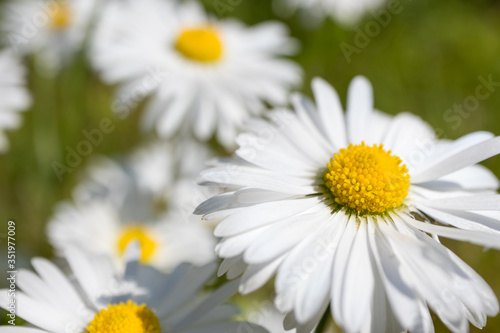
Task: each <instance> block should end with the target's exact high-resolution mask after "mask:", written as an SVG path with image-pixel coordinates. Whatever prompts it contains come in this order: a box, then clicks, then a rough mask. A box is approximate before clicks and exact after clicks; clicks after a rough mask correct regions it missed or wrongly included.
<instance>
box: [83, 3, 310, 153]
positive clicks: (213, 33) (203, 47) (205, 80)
mask: <svg viewBox="0 0 500 333" xmlns="http://www.w3.org/2000/svg"><path fill="white" fill-rule="evenodd" d="M123 22H127V24H123ZM294 49H295V43H294V41H293V40H292V39H290V38H289V37H288V36H287V28H286V26H285V25H283V24H281V23H277V22H272V23H263V24H260V25H258V26H255V27H251V28H248V27H245V26H244V25H243V24H242V23H240V22H237V21H234V20H226V21H217V20H214V19H213V18H211V17H209V16H208V15H207V14H206V13H204V11H203V9H202V8H201V7H200V5H199V4H197V3H194V2H188V3H182V4H180V3H178V2H176V1H163V0H151V1H147V2H144V1H141V0H131V1H127V2H125V1H114V2H112V3H111V4H110V5H109V6H108V7H107V9H106V10H105V12H104V13H103V17H102V19H101V20H100V23H99V25H98V27H97V31H96V36H95V38H94V47H93V62H94V64H95V66H96V67H97V69H98V70H100V71H101V72H102V77H103V78H104V80H105V81H107V82H109V83H122V84H123V86H122V89H121V92H120V93H119V96H120V98H121V99H123V100H127V99H129V100H130V102H129V103H127V102H124V104H125V105H127V106H129V105H132V104H133V103H135V101H136V100H137V99H138V98H139V97H144V96H145V95H147V94H153V97H152V100H151V101H150V103H149V104H148V106H147V110H146V114H145V117H144V118H143V125H144V126H145V128H153V127H154V128H155V129H156V131H157V132H158V134H159V135H160V136H162V137H170V136H171V135H173V134H174V133H176V132H178V131H182V132H184V130H192V131H193V133H194V134H195V135H196V137H197V138H199V139H201V140H204V141H205V140H208V139H209V138H211V137H212V135H213V134H214V133H215V132H217V139H218V140H219V142H220V143H221V144H223V145H225V146H226V147H228V146H231V145H233V144H234V138H235V136H236V130H237V128H238V126H239V125H240V124H242V122H243V121H244V120H245V119H246V118H247V117H248V114H249V113H254V114H255V113H258V112H260V111H261V110H263V109H264V103H270V104H272V105H281V104H284V103H286V97H287V91H288V89H289V88H290V87H291V86H293V85H296V84H298V83H299V82H300V76H301V73H300V70H299V68H298V67H297V66H296V65H295V64H294V63H292V62H291V61H289V60H285V59H281V58H279V56H280V55H288V54H290V53H292V52H293V50H294ZM115 111H117V112H119V113H120V116H122V115H123V116H125V115H126V114H128V112H129V111H130V110H129V107H122V108H120V109H118V110H115Z"/></svg>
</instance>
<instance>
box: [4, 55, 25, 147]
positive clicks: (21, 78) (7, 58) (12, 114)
mask: <svg viewBox="0 0 500 333" xmlns="http://www.w3.org/2000/svg"><path fill="white" fill-rule="evenodd" d="M0 73H2V76H1V77H0V152H5V151H7V150H8V149H9V141H8V140H7V136H6V135H5V133H4V130H6V129H14V128H18V127H20V126H21V117H20V115H19V112H21V111H23V110H26V108H28V107H29V105H30V96H29V94H28V91H27V90H26V88H25V74H26V73H25V69H24V67H22V65H21V64H20V63H19V59H17V58H16V57H15V56H14V55H13V54H12V52H10V51H8V50H7V51H1V52H0Z"/></svg>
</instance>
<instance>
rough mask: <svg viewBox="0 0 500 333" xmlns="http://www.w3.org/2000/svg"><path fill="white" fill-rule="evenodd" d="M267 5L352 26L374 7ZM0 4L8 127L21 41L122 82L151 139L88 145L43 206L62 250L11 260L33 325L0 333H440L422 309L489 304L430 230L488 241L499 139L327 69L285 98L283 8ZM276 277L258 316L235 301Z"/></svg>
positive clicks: (48, 59) (473, 317)
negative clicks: (74, 177) (64, 194)
mask: <svg viewBox="0 0 500 333" xmlns="http://www.w3.org/2000/svg"><path fill="white" fill-rule="evenodd" d="M275 5H276V8H283V6H286V7H287V8H288V9H289V10H292V11H293V10H301V11H306V12H308V13H309V14H310V15H312V16H315V17H323V16H325V15H328V16H331V17H333V18H335V19H337V20H340V23H341V24H349V23H352V22H355V21H356V20H358V19H359V18H360V17H361V16H362V14H363V13H364V12H366V11H367V10H371V9H374V8H377V7H379V6H381V5H382V1H380V0H358V1H343V0H311V1H298V0H288V1H285V0H276V4H275ZM2 13H4V14H5V17H4V18H3V20H2V24H3V26H2V33H3V34H4V36H5V37H6V40H7V41H8V45H7V47H6V48H5V50H4V51H2V52H0V70H1V71H2V77H1V78H0V112H1V113H0V128H1V129H2V130H3V129H11V128H15V127H19V125H20V123H21V119H20V117H19V113H18V112H19V111H22V110H25V109H27V108H28V107H29V105H30V103H31V101H30V96H29V93H28V92H27V89H26V87H25V76H26V73H25V70H24V69H23V66H22V57H23V56H24V55H27V54H31V55H32V56H33V57H35V59H36V66H37V68H38V69H39V70H40V73H45V74H47V75H57V73H58V72H59V71H60V70H61V68H63V67H64V66H65V65H66V64H67V63H68V62H70V61H71V60H72V59H73V57H74V55H75V54H76V53H77V52H80V51H82V50H83V51H84V52H86V54H87V55H88V57H89V59H90V63H91V64H92V66H93V68H94V69H95V70H96V72H97V73H98V74H99V75H100V77H101V78H102V80H103V81H105V82H106V83H109V84H110V85H115V86H116V87H117V88H116V99H115V101H117V102H116V103H114V104H113V105H110V109H112V110H113V111H115V112H116V116H117V117H119V118H122V117H126V116H128V114H129V113H130V112H133V111H134V108H135V105H137V103H138V101H140V100H142V99H144V101H145V109H144V112H143V114H142V118H141V124H140V126H141V127H142V128H143V129H144V130H145V131H149V132H152V133H155V135H156V141H154V142H148V143H145V144H144V145H143V146H141V147H138V148H136V149H134V150H133V151H132V152H131V153H130V154H128V155H127V156H125V157H122V158H109V157H100V158H97V159H95V161H94V163H93V165H92V166H91V167H90V168H89V169H88V170H87V172H86V176H85V178H84V180H83V181H82V182H81V183H80V184H79V185H78V186H76V188H75V189H74V191H73V195H72V198H71V199H70V200H67V201H64V202H61V203H59V204H58V205H57V206H56V207H55V209H54V214H53V216H52V217H51V219H50V221H49V222H48V224H47V235H48V238H49V241H50V243H51V244H52V246H53V247H54V250H55V254H56V255H57V256H58V257H60V258H63V259H64V260H59V261H58V265H56V264H54V263H52V262H50V261H48V260H46V259H43V258H34V259H33V260H32V261H31V263H32V266H33V268H34V270H35V271H36V273H33V272H31V271H29V270H24V269H23V270H20V271H19V274H18V286H19V288H20V291H18V292H17V295H16V304H17V315H18V316H19V317H21V318H23V319H24V320H26V321H27V322H28V324H29V325H31V326H32V327H26V326H22V327H21V326H15V327H14V326H3V327H0V332H18V333H23V332H26V333H34V332H104V333H111V332H125V333H126V332H130V333H146V332H148V333H157V332H168V333H211V332H213V333H221V332H222V333H233V332H236V333H240V332H254V333H256V332H267V331H270V332H271V333H278V332H285V331H294V332H298V333H310V332H326V331H327V329H328V328H326V327H325V324H324V323H325V322H328V321H329V320H330V319H329V318H330V317H331V318H333V319H334V321H335V322H336V324H337V325H338V326H339V327H341V328H342V329H343V330H344V331H345V332H349V333H357V332H373V333H377V332H405V331H410V332H433V331H434V328H433V322H432V315H431V313H433V314H435V315H436V316H437V317H439V319H441V321H442V322H443V323H444V324H445V325H446V326H447V327H448V328H449V329H450V330H451V331H453V332H468V330H469V323H471V324H472V325H474V326H476V327H479V328H482V327H484V326H485V325H486V318H487V316H495V315H496V314H497V313H498V311H499V304H498V301H497V298H496V296H495V295H494V293H493V291H492V290H491V288H490V287H489V286H488V285H487V284H486V282H485V281H484V280H483V279H482V278H481V277H480V276H479V275H478V274H477V273H475V272H474V271H473V270H472V268H470V267H469V266H468V265H467V264H466V263H464V262H463V261H462V260H461V259H460V258H458V257H457V256H456V255H455V254H454V253H453V252H451V251H450V250H449V249H447V248H446V247H445V246H443V245H442V244H441V243H440V240H439V237H446V238H451V239H456V240H461V241H467V242H472V243H475V244H479V245H482V246H484V247H487V248H496V249H499V248H500V212H499V210H500V196H499V195H498V194H497V190H498V187H499V186H500V183H499V181H498V180H497V178H496V177H495V176H494V174H493V173H492V172H491V171H489V170H488V169H486V168H485V167H483V166H481V165H479V164H478V163H479V162H481V161H483V160H485V159H488V158H490V157H492V156H495V155H498V154H500V137H495V136H494V135H493V134H491V133H487V132H476V133H472V134H469V135H466V136H464V137H462V138H460V139H458V140H456V141H449V140H442V139H440V138H438V137H436V135H435V133H434V131H433V129H432V128H431V127H430V126H429V125H428V124H426V123H425V122H424V121H422V120H421V119H420V118H419V117H417V116H415V115H412V114H410V113H400V114H398V115H397V116H389V115H387V114H384V113H382V112H380V111H378V110H376V109H375V108H374V103H373V91H372V87H371V85H370V83H369V82H368V80H367V79H365V78H363V77H356V78H354V79H353V81H352V83H351V85H350V87H349V90H348V96H347V104H346V106H345V109H346V111H345V112H344V107H343V106H342V104H341V102H340V98H339V96H338V94H337V93H336V91H335V90H334V89H333V88H332V87H331V86H330V85H329V84H328V83H326V82H325V81H324V80H322V79H319V78H318V79H315V80H313V82H312V91H313V94H314V100H310V99H308V98H307V97H305V96H303V95H300V94H290V91H291V90H292V89H294V88H296V87H297V86H298V85H299V84H300V83H301V77H302V72H301V69H300V67H299V66H298V65H297V64H296V63H294V62H293V61H291V60H289V59H287V56H290V55H293V54H294V53H296V52H297V51H298V43H297V41H296V40H294V39H293V38H291V37H290V36H289V32H288V30H287V27H286V26H285V25H283V24H282V23H279V22H264V23H261V24H258V25H255V26H251V27H249V26H246V25H244V24H242V23H241V22H238V21H236V20H234V19H217V18H215V17H213V16H210V15H208V14H207V13H206V12H205V10H204V9H203V7H202V6H201V5H200V4H198V3H197V2H192V1H191V2H190V1H180V0H147V1H141V0H126V1H125V0H108V1H103V2H100V1H94V0H64V1H63V0H43V1H38V0H16V1H12V2H10V3H8V4H7V5H6V6H5V8H3V9H2ZM290 105H291V107H289V106H290ZM269 109H271V110H269ZM210 142H212V144H210ZM213 142H217V144H218V145H219V146H220V147H223V148H224V149H226V150H227V153H228V155H230V157H227V156H225V157H220V158H217V157H216V154H215V152H214V150H213ZM0 149H1V150H2V151H6V150H7V149H8V140H7V138H6V136H5V135H4V134H3V133H0ZM217 267H218V268H217ZM270 281H272V282H271V283H270ZM271 284H274V289H273V290H274V294H275V295H274V299H273V303H274V305H273V309H272V310H271V311H270V312H269V313H271V315H269V316H267V317H266V319H265V320H260V321H259V322H254V323H251V322H249V321H244V319H241V316H240V317H238V313H239V310H238V308H237V307H235V306H234V305H231V304H230V303H228V299H229V298H231V297H232V296H233V295H235V294H236V293H238V292H239V293H240V294H241V295H246V294H249V293H252V292H254V291H256V290H258V289H260V288H262V287H263V286H265V285H268V286H269V285H271ZM10 302H11V300H10V299H9V298H8V296H7V290H2V291H1V294H0V306H1V307H3V308H4V309H8V308H9V306H10ZM238 318H240V319H241V320H237V319H238Z"/></svg>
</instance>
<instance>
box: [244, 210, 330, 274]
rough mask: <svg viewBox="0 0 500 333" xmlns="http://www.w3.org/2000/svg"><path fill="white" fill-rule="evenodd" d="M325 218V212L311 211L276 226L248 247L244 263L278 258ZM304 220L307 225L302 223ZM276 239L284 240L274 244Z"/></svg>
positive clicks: (255, 262) (256, 262)
mask: <svg viewBox="0 0 500 333" xmlns="http://www.w3.org/2000/svg"><path fill="white" fill-rule="evenodd" d="M326 213H327V212H326ZM325 217H326V216H325V211H321V210H319V211H314V210H312V211H311V212H305V213H304V214H302V215H299V216H295V217H293V218H288V219H286V220H285V221H284V222H281V223H278V224H276V225H275V226H273V227H271V228H270V229H269V230H268V231H266V232H265V233H264V234H263V235H262V236H261V237H260V238H259V239H257V240H256V242H255V243H253V244H252V245H250V246H249V247H248V249H247V250H246V251H245V254H244V256H243V258H244V259H245V262H248V263H253V264H258V263H262V262H266V261H269V260H272V259H274V258H276V257H278V256H279V255H281V254H283V252H285V251H287V250H288V249H290V248H291V247H293V246H294V245H295V244H297V243H298V242H299V241H300V240H301V239H302V238H303V237H304V236H306V235H307V234H308V233H310V232H311V231H313V230H314V229H315V228H316V227H318V226H319V225H320V224H321V223H322V222H323V221H324V219H325ZM304 219H305V220H308V224H304V223H303V221H304ZM276 237H282V238H284V239H283V240H282V241H281V242H275V241H274V240H275V239H276Z"/></svg>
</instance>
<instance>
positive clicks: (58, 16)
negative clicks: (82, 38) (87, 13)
mask: <svg viewBox="0 0 500 333" xmlns="http://www.w3.org/2000/svg"><path fill="white" fill-rule="evenodd" d="M72 20H73V11H72V10H71V8H70V6H68V4H66V3H64V2H60V3H58V4H57V8H56V9H55V11H54V13H53V14H52V18H51V22H50V23H51V26H52V28H53V29H56V30H60V29H64V28H67V27H68V26H69V25H70V24H71V21H72Z"/></svg>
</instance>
